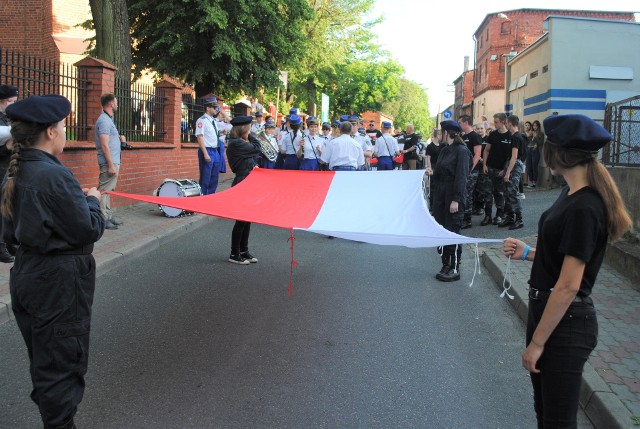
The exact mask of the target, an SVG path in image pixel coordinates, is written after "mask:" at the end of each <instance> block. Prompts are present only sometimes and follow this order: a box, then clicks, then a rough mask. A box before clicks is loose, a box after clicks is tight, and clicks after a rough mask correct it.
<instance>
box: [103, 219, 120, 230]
mask: <svg viewBox="0 0 640 429" xmlns="http://www.w3.org/2000/svg"><path fill="white" fill-rule="evenodd" d="M104 227H105V229H118V225H116V224H115V223H113V222H111V220H108V221H107V223H106V224H105V226H104Z"/></svg>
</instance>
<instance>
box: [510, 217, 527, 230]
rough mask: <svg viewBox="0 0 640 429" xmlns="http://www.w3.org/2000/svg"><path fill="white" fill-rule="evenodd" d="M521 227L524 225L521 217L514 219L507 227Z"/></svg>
mask: <svg viewBox="0 0 640 429" xmlns="http://www.w3.org/2000/svg"><path fill="white" fill-rule="evenodd" d="M522 227H524V222H522V219H516V220H515V222H513V225H511V226H510V227H509V229H520V228H522Z"/></svg>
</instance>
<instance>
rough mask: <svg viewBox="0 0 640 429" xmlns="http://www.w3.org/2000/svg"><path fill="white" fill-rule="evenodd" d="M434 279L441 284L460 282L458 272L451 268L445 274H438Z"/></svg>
mask: <svg viewBox="0 0 640 429" xmlns="http://www.w3.org/2000/svg"><path fill="white" fill-rule="evenodd" d="M436 278H437V279H438V280H440V281H441V282H455V281H456V280H460V272H458V271H457V270H454V269H453V268H449V270H448V271H447V272H446V273H443V274H438V275H437V276H436Z"/></svg>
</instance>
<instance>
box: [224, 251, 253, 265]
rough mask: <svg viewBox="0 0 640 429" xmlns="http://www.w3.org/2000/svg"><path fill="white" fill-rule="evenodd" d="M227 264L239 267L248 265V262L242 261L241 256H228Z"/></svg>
mask: <svg viewBox="0 0 640 429" xmlns="http://www.w3.org/2000/svg"><path fill="white" fill-rule="evenodd" d="M229 262H232V263H234V264H239V265H249V264H250V262H249V261H248V260H246V259H244V258H243V257H242V256H240V254H235V255H234V254H233V253H232V254H231V255H229Z"/></svg>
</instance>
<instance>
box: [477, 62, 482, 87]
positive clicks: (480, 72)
mask: <svg viewBox="0 0 640 429" xmlns="http://www.w3.org/2000/svg"><path fill="white" fill-rule="evenodd" d="M481 78H482V66H479V67H478V83H480V82H482V79H481Z"/></svg>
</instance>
